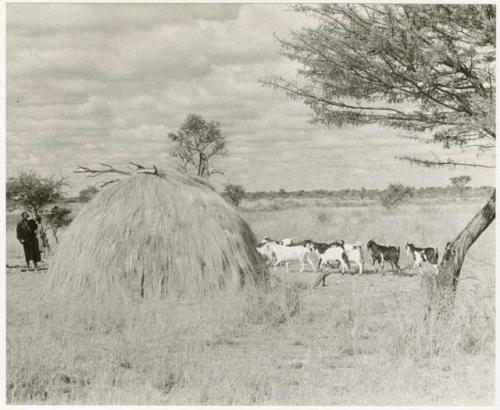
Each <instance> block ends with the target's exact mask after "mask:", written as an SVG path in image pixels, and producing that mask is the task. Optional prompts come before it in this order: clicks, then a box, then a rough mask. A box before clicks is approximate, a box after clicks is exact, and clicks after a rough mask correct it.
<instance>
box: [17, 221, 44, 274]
mask: <svg viewBox="0 0 500 410" xmlns="http://www.w3.org/2000/svg"><path fill="white" fill-rule="evenodd" d="M21 217H22V220H21V222H19V223H18V224H17V240H18V241H19V242H20V243H21V244H22V245H23V248H24V257H25V258H26V265H27V267H28V269H29V270H31V269H30V261H33V265H34V267H35V268H36V267H37V263H38V262H40V251H39V249H38V245H37V240H36V233H35V232H36V231H33V223H34V224H35V225H36V222H35V221H33V223H30V222H29V221H28V217H29V215H28V212H23V213H22V214H21Z"/></svg>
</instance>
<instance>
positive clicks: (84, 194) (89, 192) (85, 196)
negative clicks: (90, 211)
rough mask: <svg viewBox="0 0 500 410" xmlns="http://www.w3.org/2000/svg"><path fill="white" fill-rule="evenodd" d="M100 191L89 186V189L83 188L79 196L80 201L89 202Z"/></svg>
mask: <svg viewBox="0 0 500 410" xmlns="http://www.w3.org/2000/svg"><path fill="white" fill-rule="evenodd" d="M98 192H99V190H98V189H97V188H96V187H95V186H93V185H89V186H88V187H87V188H83V189H82V190H81V191H80V192H79V194H78V200H79V201H80V202H82V203H83V202H89V201H90V200H91V199H92V198H93V197H94V196H95V195H96V194H97V193H98Z"/></svg>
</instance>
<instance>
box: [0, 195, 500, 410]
mask: <svg viewBox="0 0 500 410" xmlns="http://www.w3.org/2000/svg"><path fill="white" fill-rule="evenodd" d="M481 204H482V203H481V202H480V201H477V202H476V201H468V202H463V203H453V204H439V203H426V204H413V205H407V206H403V207H402V208H401V209H399V210H398V211H396V212H392V213H389V212H388V211H386V210H384V209H383V208H381V207H379V206H377V205H374V204H373V205H370V206H369V207H366V206H349V207H346V206H326V205H324V204H320V205H318V206H314V204H308V205H309V206H307V207H300V206H297V207H293V208H288V209H283V208H282V207H280V206H271V207H266V206H257V207H254V208H253V209H251V208H252V207H251V206H249V207H245V209H247V210H246V211H244V212H243V217H244V218H245V219H246V220H247V221H248V222H249V223H250V225H251V227H252V228H253V230H254V232H255V234H256V235H257V237H259V238H260V237H263V236H271V237H273V238H284V237H291V238H294V239H296V240H300V239H307V238H311V239H315V240H318V241H321V240H331V239H335V238H342V239H344V240H345V241H355V240H361V241H363V242H364V243H366V241H367V240H369V239H375V240H376V241H377V242H379V243H385V244H398V245H400V246H404V242H405V241H406V240H411V241H412V242H414V243H416V244H418V245H420V244H422V245H424V244H425V245H436V246H438V247H439V249H440V251H441V250H442V248H443V246H444V244H445V243H446V241H447V240H449V239H452V238H453V237H454V236H455V235H456V233H457V232H458V231H459V230H460V229H462V228H463V226H464V225H465V224H466V223H467V222H468V220H469V219H470V218H471V217H472V215H473V214H474V213H475V212H476V211H477V210H478V209H479V207H480V206H481ZM282 206H286V204H284V205H283V204H282ZM494 238H495V235H494V226H491V227H490V228H489V229H488V230H487V231H486V232H485V233H484V234H483V235H482V236H481V238H480V239H479V240H478V241H477V242H476V243H475V244H474V246H473V247H472V248H471V250H470V252H469V254H468V256H467V258H466V261H465V264H464V267H463V270H462V278H463V280H462V281H461V283H460V285H459V291H458V295H457V299H456V302H455V309H454V311H453V314H451V315H450V316H449V317H437V318H436V317H431V319H430V320H428V321H426V322H424V321H423V313H424V309H423V306H424V299H425V294H424V290H423V285H422V279H421V277H420V276H410V275H409V274H408V268H407V266H408V264H409V260H408V258H407V257H406V255H404V254H403V253H402V257H401V266H403V267H404V273H405V275H404V276H402V277H395V276H393V275H392V274H388V275H386V276H381V275H380V274H377V273H374V272H373V267H372V266H371V264H370V263H369V262H368V263H367V264H366V266H365V268H366V270H367V274H366V275H362V276H358V275H352V276H351V275H341V274H339V273H334V274H332V275H330V276H328V277H327V280H326V283H327V286H325V287H320V288H312V287H311V285H312V283H313V282H314V280H315V279H316V274H315V273H313V272H311V271H310V270H307V269H308V267H307V266H306V271H305V272H304V273H302V274H300V273H299V272H298V266H297V265H293V266H292V272H291V273H290V274H286V273H285V272H284V270H283V269H280V270H279V271H278V273H277V276H278V277H279V278H280V279H281V285H277V286H276V287H275V290H274V291H273V292H272V293H270V294H263V293H260V292H259V291H256V290H247V291H242V292H241V294H238V295H235V296H234V297H232V298H230V299H229V300H221V299H217V300H212V301H207V302H204V303H194V302H193V303H188V302H178V303H176V302H173V301H165V302H162V303H132V304H127V305H123V304H120V303H118V302H117V303H113V301H106V303H100V302H96V301H88V303H86V302H85V301H75V304H74V305H73V306H71V307H69V308H68V307H64V308H62V307H61V306H58V305H57V304H56V303H50V302H41V301H39V300H38V298H37V297H38V292H39V289H40V288H41V286H42V285H43V282H44V275H45V274H46V272H45V271H40V272H36V273H35V272H21V271H20V270H19V269H7V279H6V280H7V402H8V403H10V404H150V405H151V404H170V405H174V404H176V405H182V404H191V405H194V404H212V405H220V404H228V405H229V404H232V405H237V404H240V405H247V404H258V405H270V404H274V405H279V404H282V405H286V404H290V405H293V404H301V405H493V403H494V368H495V364H494V363H495V308H494V307H495V268H494V263H495V242H494ZM7 247H8V249H7V255H8V260H7V263H9V262H11V261H14V260H19V259H20V256H21V249H20V246H19V245H18V244H17V243H16V242H15V239H14V238H13V236H12V229H10V230H9V232H8V237H7ZM367 259H368V258H367ZM309 269H310V267H309Z"/></svg>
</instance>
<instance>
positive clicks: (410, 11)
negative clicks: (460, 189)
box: [264, 3, 496, 296]
mask: <svg viewBox="0 0 500 410" xmlns="http://www.w3.org/2000/svg"><path fill="white" fill-rule="evenodd" d="M294 7H295V9H296V10H297V11H298V12H300V13H303V14H304V15H306V16H308V17H310V18H311V19H314V21H315V23H316V24H310V25H308V27H306V28H303V29H301V30H295V31H294V32H293V33H292V34H291V35H290V37H289V38H288V39H278V40H279V41H280V43H281V45H282V47H283V54H284V55H285V56H286V57H288V58H289V59H291V60H294V61H295V62H297V63H298V64H297V66H298V67H299V68H298V76H297V77H296V80H293V81H290V80H287V79H283V78H271V79H267V80H264V83H265V84H268V85H271V86H273V87H275V88H277V89H281V90H283V91H284V92H285V93H286V94H287V95H289V96H290V97H291V98H294V99H299V100H302V101H304V102H305V104H307V105H308V106H309V107H310V108H311V110H312V111H313V113H314V116H315V118H314V119H315V121H317V122H320V123H323V124H326V125H336V126H342V125H345V124H353V125H363V124H374V123H378V124H380V125H382V126H387V127H393V128H396V129H400V130H403V131H404V132H406V133H407V132H408V131H411V135H408V134H406V135H403V136H406V137H408V138H411V139H415V140H420V141H423V142H426V143H436V144H441V145H442V146H443V147H444V148H446V149H447V148H451V147H452V146H459V147H461V148H464V149H471V150H476V149H479V150H480V153H482V152H486V151H489V152H492V151H494V149H495V141H496V125H495V99H496V79H495V67H496V8H495V5H494V4H472V5H471V4H467V5H466V4H459V5H452V4H334V3H322V4H318V5H313V4H301V5H297V6H294ZM424 131H425V133H423V132H424ZM421 132H422V133H421ZM401 159H404V160H407V161H410V162H411V163H414V164H419V165H424V166H445V165H451V166H477V167H486V168H494V165H490V164H485V163H469V162H465V163H464V162H461V161H459V160H457V159H453V158H448V159H445V158H436V159H426V158H418V157H415V156H412V155H407V156H404V157H401ZM495 203H496V202H495V190H493V192H492V193H491V196H490V198H489V200H488V202H487V203H486V204H485V205H484V207H483V208H482V209H481V210H480V211H479V212H478V213H477V214H476V215H475V216H474V217H473V218H472V220H471V221H470V223H469V224H468V225H467V226H466V227H465V228H464V229H463V230H462V231H461V232H460V233H459V234H458V235H457V236H456V238H455V239H454V240H453V241H450V243H449V246H448V247H447V253H446V255H445V257H443V258H442V261H441V263H440V266H439V273H438V281H437V283H438V285H439V286H441V287H443V288H445V290H451V291H452V292H451V295H452V296H453V295H454V291H455V290H456V286H457V283H458V278H459V276H460V271H461V268H462V264H463V261H464V259H465V255H466V253H467V251H468V249H469V248H470V246H471V245H472V244H473V243H474V242H475V241H476V239H477V238H478V237H479V236H480V235H481V234H482V233H483V231H484V230H485V229H486V228H487V227H488V226H489V225H490V224H491V222H492V221H493V220H494V219H495V215H496V213H495ZM442 293H447V294H448V292H442Z"/></svg>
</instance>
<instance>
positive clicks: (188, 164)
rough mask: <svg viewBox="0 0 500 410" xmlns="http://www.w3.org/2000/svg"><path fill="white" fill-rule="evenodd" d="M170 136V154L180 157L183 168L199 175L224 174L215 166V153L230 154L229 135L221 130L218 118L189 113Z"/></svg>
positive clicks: (202, 176)
mask: <svg viewBox="0 0 500 410" xmlns="http://www.w3.org/2000/svg"><path fill="white" fill-rule="evenodd" d="M168 137H169V139H170V140H171V141H172V142H173V148H172V150H171V152H170V154H171V155H172V156H173V157H175V158H177V159H178V167H179V169H180V170H181V171H183V172H186V173H189V174H193V175H196V176H198V177H200V178H209V177H210V176H211V175H213V174H222V172H221V171H219V170H217V169H215V168H213V167H212V162H213V160H214V159H215V158H216V157H220V156H225V155H227V151H226V144H227V140H226V136H225V135H223V134H222V131H221V129H220V124H219V123H218V122H216V121H206V120H204V119H203V118H202V117H201V116H200V115H196V114H189V115H188V116H187V118H186V120H185V121H184V123H183V124H182V126H181V127H180V129H179V130H178V131H177V132H172V133H169V134H168Z"/></svg>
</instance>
